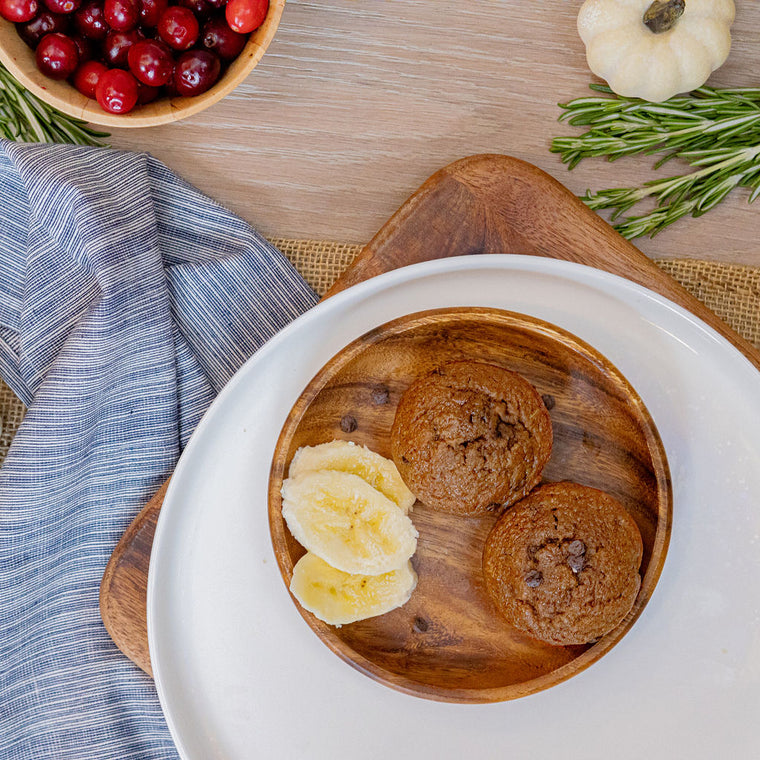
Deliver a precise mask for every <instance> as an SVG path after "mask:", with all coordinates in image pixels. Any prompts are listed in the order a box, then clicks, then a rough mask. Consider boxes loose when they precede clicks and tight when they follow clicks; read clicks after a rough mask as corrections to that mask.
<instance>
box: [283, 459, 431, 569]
mask: <svg viewBox="0 0 760 760" xmlns="http://www.w3.org/2000/svg"><path fill="white" fill-rule="evenodd" d="M282 514H283V517H284V518H285V521H286V522H287V525H288V528H289V529H290V532H291V533H292V534H293V536H294V538H295V539H296V540H297V541H298V542H299V543H300V544H302V545H303V546H304V547H306V549H308V550H309V551H310V552H313V553H314V554H316V555H317V556H319V557H321V558H322V559H323V560H324V561H325V562H327V563H328V564H329V565H332V566H333V567H334V568H337V569H338V570H342V571H343V572H345V573H359V574H362V575H380V574H381V573H387V572H390V571H391V570H396V569H398V568H399V567H401V565H403V564H404V562H406V561H407V560H408V559H409V558H410V557H411V556H412V554H414V552H415V549H416V548H417V531H416V529H415V527H414V525H413V524H412V521H411V520H410V519H409V518H408V517H407V516H406V515H405V514H404V513H403V511H402V510H401V509H400V508H399V507H398V505H397V504H395V503H394V502H392V501H391V500H390V499H389V498H388V497H387V496H384V495H383V494H382V493H380V491H378V490H377V489H375V488H373V487H372V486H371V485H370V484H369V483H367V482H366V481H365V480H363V479H362V478H360V477H359V476H358V475H354V474H352V473H348V472H340V471H338V470H320V471H316V472H304V473H302V474H301V475H298V476H296V477H289V478H288V479H287V480H286V481H285V482H284V483H283V485H282Z"/></svg>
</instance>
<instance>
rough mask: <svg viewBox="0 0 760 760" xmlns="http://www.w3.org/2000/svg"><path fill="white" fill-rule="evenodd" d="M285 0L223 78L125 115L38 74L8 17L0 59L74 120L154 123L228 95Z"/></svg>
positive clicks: (273, 5) (274, 1)
mask: <svg viewBox="0 0 760 760" xmlns="http://www.w3.org/2000/svg"><path fill="white" fill-rule="evenodd" d="M285 2H286V0H270V2H269V12H268V13H267V17H266V19H265V20H264V23H263V24H262V25H261V26H260V27H259V28H258V29H257V30H255V31H254V32H252V33H251V36H250V38H249V40H248V42H247V43H246V45H245V47H244V48H243V51H242V52H241V53H240V55H239V56H238V57H237V58H236V59H235V60H234V61H233V62H232V63H231V64H230V67H229V68H228V69H227V71H226V72H225V74H224V76H223V77H222V78H221V79H220V80H219V81H218V82H217V83H216V84H215V85H214V86H213V87H212V88H211V89H209V90H207V91H206V92H204V93H202V94H201V95H196V96H194V97H191V98H183V97H177V98H162V99H160V100H157V101H154V102H153V103H148V104H146V105H145V106H143V107H141V108H139V109H136V110H134V111H131V112H129V113H127V114H123V115H119V114H110V113H107V112H106V111H104V110H102V109H101V108H100V106H99V105H98V104H97V102H96V101H95V100H92V99H90V98H88V97H86V96H85V95H82V93H80V92H78V91H77V90H76V89H75V88H74V87H73V85H71V84H69V82H68V81H66V80H63V81H56V80H53V79H48V78H47V77H45V78H44V79H45V82H46V83H47V84H45V85H43V84H41V83H40V81H39V80H38V78H37V76H36V75H38V76H39V77H44V75H43V74H42V73H40V72H38V70H37V67H36V64H35V62H34V51H33V50H32V49H31V48H30V47H29V46H28V45H27V44H26V43H25V42H24V41H23V40H22V39H21V37H19V36H18V34H17V33H16V30H15V28H14V25H13V24H12V23H11V22H10V21H6V20H5V19H0V62H2V63H3V65H4V66H5V67H6V68H7V69H8V71H9V72H10V73H11V74H12V75H13V77H15V78H16V79H17V80H18V81H19V82H20V83H21V84H22V85H23V86H24V87H25V88H26V89H27V90H29V92H31V93H32V94H33V95H36V96H37V97H38V98H39V99H40V100H42V101H44V102H45V103H47V104H48V105H50V106H52V107H53V108H56V109H58V110H59V111H61V112H62V113H65V114H67V115H68V116H72V117H74V118H76V119H82V120H83V121H86V122H89V123H91V124H95V125H97V126H102V127H124V128H133V127H155V126H159V125H161V124H169V123H171V122H175V121H179V120H180V119H184V118H186V117H188V116H192V115H194V114H196V113H199V112H200V111H203V110H205V109H206V108H209V107H210V106H212V105H213V104H214V103H217V102H218V101H220V100H221V99H222V98H224V97H226V96H227V95H229V93H230V92H232V91H233V90H234V89H235V88H236V87H237V86H238V85H239V84H240V83H241V82H243V80H244V79H245V78H246V77H247V76H248V74H250V73H251V71H253V69H254V68H255V67H256V65H257V64H258V62H259V61H260V60H261V58H262V56H263V55H264V53H265V52H266V50H267V48H268V47H269V44H270V42H271V41H272V39H273V37H274V35H275V32H276V30H277V27H278V26H279V23H280V18H281V17H282V12H283V9H284V7H285Z"/></svg>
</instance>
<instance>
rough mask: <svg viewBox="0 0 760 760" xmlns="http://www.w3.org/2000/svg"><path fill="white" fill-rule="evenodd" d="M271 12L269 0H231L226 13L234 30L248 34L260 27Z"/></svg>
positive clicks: (225, 10) (228, 21)
mask: <svg viewBox="0 0 760 760" xmlns="http://www.w3.org/2000/svg"><path fill="white" fill-rule="evenodd" d="M268 12H269V0H229V2H228V3H227V6H226V8H225V9H224V15H225V17H226V18H227V23H228V24H229V27H230V29H232V31H233V32H240V33H241V34H248V32H252V31H254V29H258V28H259V27H260V26H261V25H262V24H263V23H264V19H265V18H266V17H267V13H268Z"/></svg>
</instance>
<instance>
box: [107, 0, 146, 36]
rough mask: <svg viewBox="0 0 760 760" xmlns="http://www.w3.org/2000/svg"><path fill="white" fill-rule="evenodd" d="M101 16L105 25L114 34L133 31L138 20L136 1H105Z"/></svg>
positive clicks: (138, 11)
mask: <svg viewBox="0 0 760 760" xmlns="http://www.w3.org/2000/svg"><path fill="white" fill-rule="evenodd" d="M103 14H104V15H105V19H106V23H107V24H108V26H110V27H111V29H113V30H114V31H115V32H128V31H129V30H130V29H134V28H135V27H136V26H137V22H138V21H139V19H140V10H139V8H138V7H137V0H105V3H104V5H103Z"/></svg>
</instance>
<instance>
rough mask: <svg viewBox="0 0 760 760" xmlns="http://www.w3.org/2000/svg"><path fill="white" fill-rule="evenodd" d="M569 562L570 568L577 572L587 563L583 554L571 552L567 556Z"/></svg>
mask: <svg viewBox="0 0 760 760" xmlns="http://www.w3.org/2000/svg"><path fill="white" fill-rule="evenodd" d="M567 564H568V565H569V566H570V569H571V570H572V571H573V572H574V573H576V574H577V573H579V572H580V571H581V570H583V566H584V565H585V564H586V559H585V558H584V557H583V556H582V555H581V556H580V557H579V556H577V555H575V554H571V555H570V556H569V557H568V558H567Z"/></svg>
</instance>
